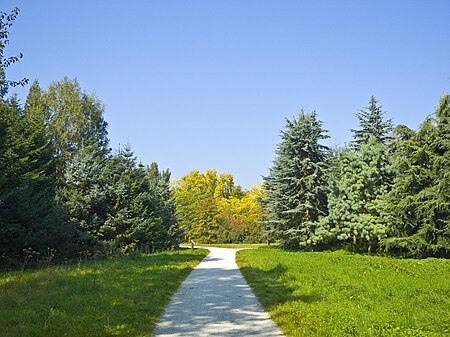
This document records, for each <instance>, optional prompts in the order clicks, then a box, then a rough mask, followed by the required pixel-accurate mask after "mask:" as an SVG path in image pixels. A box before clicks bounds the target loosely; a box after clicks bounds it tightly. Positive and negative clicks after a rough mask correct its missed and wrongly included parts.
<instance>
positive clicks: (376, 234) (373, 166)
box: [319, 137, 392, 252]
mask: <svg viewBox="0 0 450 337" xmlns="http://www.w3.org/2000/svg"><path fill="white" fill-rule="evenodd" d="M389 160H390V158H389V155H388V151H387V146H386V145H383V144H381V143H378V142H377V140H376V139H375V138H374V137H371V138H369V140H368V142H367V144H363V145H361V148H360V151H358V152H357V151H356V150H355V149H352V148H344V149H343V150H341V151H340V152H339V154H338V157H337V160H336V162H335V167H334V172H333V174H332V175H330V178H331V179H330V180H331V181H330V192H329V194H328V207H329V215H328V216H327V217H326V218H324V219H323V221H322V222H321V230H320V231H319V233H320V234H321V235H322V237H323V238H324V240H327V241H328V244H329V245H331V246H336V245H342V244H347V245H350V246H351V247H352V249H353V250H357V251H358V250H366V251H369V252H370V251H373V250H374V249H375V248H377V247H378V243H379V241H380V240H381V239H383V238H384V237H386V232H387V228H386V226H385V225H384V224H383V222H382V221H381V219H380V206H379V204H380V200H381V198H382V197H383V196H384V195H385V193H386V192H387V191H388V190H389V189H390V184H391V181H390V179H391V176H392V175H391V172H390V162H389Z"/></svg>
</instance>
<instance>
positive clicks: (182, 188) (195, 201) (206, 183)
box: [174, 170, 226, 243]
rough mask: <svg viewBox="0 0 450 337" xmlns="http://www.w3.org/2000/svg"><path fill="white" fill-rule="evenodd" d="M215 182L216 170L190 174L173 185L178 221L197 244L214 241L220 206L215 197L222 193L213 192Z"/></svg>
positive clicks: (215, 239)
mask: <svg viewBox="0 0 450 337" xmlns="http://www.w3.org/2000/svg"><path fill="white" fill-rule="evenodd" d="M217 180H218V177H217V171H216V170H207V171H206V172H205V173H201V172H199V171H192V172H191V173H189V174H187V175H185V176H183V177H181V179H180V180H178V181H176V182H175V183H174V198H175V202H176V209H177V217H178V221H179V223H180V226H181V228H183V229H184V230H185V233H186V235H187V236H188V237H190V238H192V239H194V240H196V241H197V242H203V243H211V242H217V234H218V231H219V223H218V216H219V206H218V204H217V202H216V199H215V198H214V194H215V193H216V194H219V193H220V194H222V193H224V192H225V191H220V192H216V186H217ZM224 186H226V185H224Z"/></svg>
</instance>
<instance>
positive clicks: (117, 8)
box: [1, 0, 450, 188]
mask: <svg viewBox="0 0 450 337" xmlns="http://www.w3.org/2000/svg"><path fill="white" fill-rule="evenodd" d="M14 6H17V7H19V8H20V10H21V13H20V15H19V17H18V19H17V21H16V24H15V25H14V27H13V28H12V30H11V38H10V40H11V43H10V46H9V47H8V49H7V51H6V54H7V56H9V55H11V54H14V53H16V52H22V53H23V54H24V58H23V60H22V61H21V62H20V63H18V64H15V65H13V66H11V68H10V69H8V77H9V78H11V79H19V78H22V77H28V78H30V80H34V79H38V80H39V82H40V84H41V86H43V87H44V88H45V87H47V86H48V84H50V83H51V82H52V81H56V80H61V79H62V78H63V77H64V76H68V77H70V78H77V79H78V81H79V82H80V84H81V86H82V88H83V89H84V90H86V91H87V92H93V93H95V94H96V95H97V96H98V97H99V99H100V100H101V101H102V102H103V103H104V104H105V106H106V112H105V118H106V120H107V121H108V123H109V138H110V140H111V146H112V147H113V148H117V147H118V145H119V144H124V143H127V142H128V143H130V144H131V146H132V147H133V149H134V151H135V154H136V155H137V156H138V158H139V159H140V160H141V161H142V162H143V163H144V164H150V163H151V162H152V161H156V162H158V164H159V165H160V167H161V168H169V169H170V170H171V171H172V173H173V176H174V178H179V177H181V176H182V175H183V174H186V173H188V172H190V171H191V170H202V171H203V170H206V169H208V168H216V169H217V170H218V171H219V172H222V173H225V172H229V173H232V174H233V175H234V176H235V180H236V182H237V183H238V184H241V185H242V186H244V187H246V188H247V187H249V186H250V185H254V184H257V183H259V182H260V181H261V180H262V176H263V175H266V174H267V173H268V168H269V167H270V166H271V163H272V160H273V159H274V150H275V148H276V144H277V143H278V142H279V131H280V129H282V128H283V125H284V119H285V118H286V117H288V118H291V117H293V116H296V115H297V114H298V112H299V111H300V109H301V108H304V109H305V110H306V111H311V110H316V112H317V113H318V116H319V118H320V119H321V120H322V121H323V122H324V125H325V128H326V129H328V130H329V135H330V136H331V139H330V140H329V142H328V145H343V144H344V143H345V142H348V141H350V140H351V134H350V132H349V129H350V128H354V127H356V126H357V124H356V119H355V116H354V115H355V113H356V112H358V111H359V110H360V109H361V108H363V107H365V106H367V103H368V100H369V98H370V96H371V95H375V97H377V99H379V101H380V104H381V105H382V106H383V109H384V110H385V111H386V116H387V117H389V118H393V119H394V122H395V123H397V124H406V125H408V126H410V127H412V128H416V127H417V126H418V124H419V123H420V122H421V121H422V120H423V119H424V118H425V117H426V116H427V115H428V114H430V113H431V112H433V110H434V107H435V106H436V105H437V103H438V100H439V97H440V95H442V94H446V93H449V92H450V20H448V14H449V13H450V1H448V0H428V1H427V0H421V1H414V0H408V1H400V0H396V1H389V0H385V1H364V0H355V1H345V0H335V1H320V0H319V1H317V0H316V1H312V0H311V1H300V0H298V1H287V0H278V1H276V0H273V1H265V0H253V1H252V0H245V1H242V0H241V1H230V0H227V1H225V0H224V1H211V0H204V1H198V0H191V1H170V0H169V1H167V0H165V1H162V0H161V1H146V0H133V1H125V0H121V1H118V0H117V1H114V0H103V1H100V0H89V1H88V0H83V1H81V0H77V1H75V0H66V1H60V0H55V1H48V0H40V1H30V0H28V1H13V0H6V1H2V4H1V10H3V11H10V10H11V9H12V8H13V7H14ZM26 89H27V88H26ZM26 89H25V90H24V89H18V90H16V91H17V93H18V95H19V97H21V98H24V97H25V96H26V93H27V90H26Z"/></svg>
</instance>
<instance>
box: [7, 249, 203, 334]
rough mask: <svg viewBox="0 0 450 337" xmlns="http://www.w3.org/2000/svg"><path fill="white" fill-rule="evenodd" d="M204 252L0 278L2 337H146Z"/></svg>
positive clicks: (134, 258) (85, 264) (128, 258)
mask: <svg viewBox="0 0 450 337" xmlns="http://www.w3.org/2000/svg"><path fill="white" fill-rule="evenodd" d="M206 254H207V251H206V250H196V251H194V252H192V251H190V250H184V251H180V252H170V253H160V254H153V255H141V256H124V257H120V258H117V259H113V260H103V261H90V262H82V263H80V264H78V265H76V264H75V265H68V266H52V267H49V268H45V269H40V270H35V271H25V272H24V273H21V272H13V273H11V272H9V273H1V274H0V308H1V309H0V336H2V337H33V336H36V337H42V336H46V337H52V336H54V337H63V336H73V337H83V336H86V337H102V336H126V337H130V336H148V334H149V333H150V331H151V330H152V329H153V328H154V326H155V324H156V321H157V319H158V318H159V316H160V314H161V312H162V310H163V309H164V306H165V305H166V303H167V302H168V300H169V298H170V296H171V295H172V294H173V292H174V291H175V290H176V289H177V287H178V285H179V284H180V283H181V282H182V281H183V280H184V278H185V277H186V276H187V275H188V274H189V272H190V271H191V270H192V268H193V267H194V266H195V265H197V264H198V263H199V262H200V260H201V259H202V258H203V257H204V256H206Z"/></svg>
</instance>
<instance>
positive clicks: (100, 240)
mask: <svg viewBox="0 0 450 337" xmlns="http://www.w3.org/2000/svg"><path fill="white" fill-rule="evenodd" d="M103 113H104V107H103V105H102V103H101V102H100V101H99V100H98V98H96V97H95V96H94V95H91V94H87V93H85V92H84V91H82V90H81V88H80V86H79V84H78V82H77V81H76V80H70V79H68V78H65V79H63V80H62V81H58V82H53V83H52V84H50V85H49V87H48V88H47V90H43V89H41V88H40V86H39V84H38V82H37V81H36V82H34V83H33V84H32V85H31V87H30V90H29V93H28V96H27V98H26V101H25V103H24V104H23V105H22V104H20V102H19V101H18V99H17V97H16V96H14V95H13V96H11V97H9V98H7V99H2V100H1V102H0V209H1V212H0V256H2V257H3V260H4V262H5V261H9V262H13V261H14V260H18V259H20V258H21V256H22V255H23V250H24V249H28V248H32V250H33V252H34V253H35V254H45V252H46V251H47V250H48V249H49V248H51V249H54V250H56V252H57V254H58V256H60V257H74V256H76V255H77V254H78V253H79V252H86V251H87V252H90V253H92V254H94V253H97V254H106V253H114V252H118V251H120V252H128V251H133V250H136V249H139V250H141V251H146V252H153V251H158V250H163V249H167V248H169V247H170V246H172V245H174V244H176V242H177V237H178V235H179V229H178V227H177V224H176V220H175V206H174V201H173V200H172V192H171V190H170V186H169V182H170V172H169V171H168V170H166V171H160V170H159V168H158V165H157V164H156V163H153V164H151V165H150V166H148V167H146V166H144V165H142V164H140V163H138V161H137V159H136V157H135V156H134V154H133V151H132V150H131V148H130V147H129V146H124V147H123V148H121V149H119V150H117V151H115V152H114V153H113V151H112V150H111V149H109V148H108V138H107V123H106V121H105V120H104V119H103Z"/></svg>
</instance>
